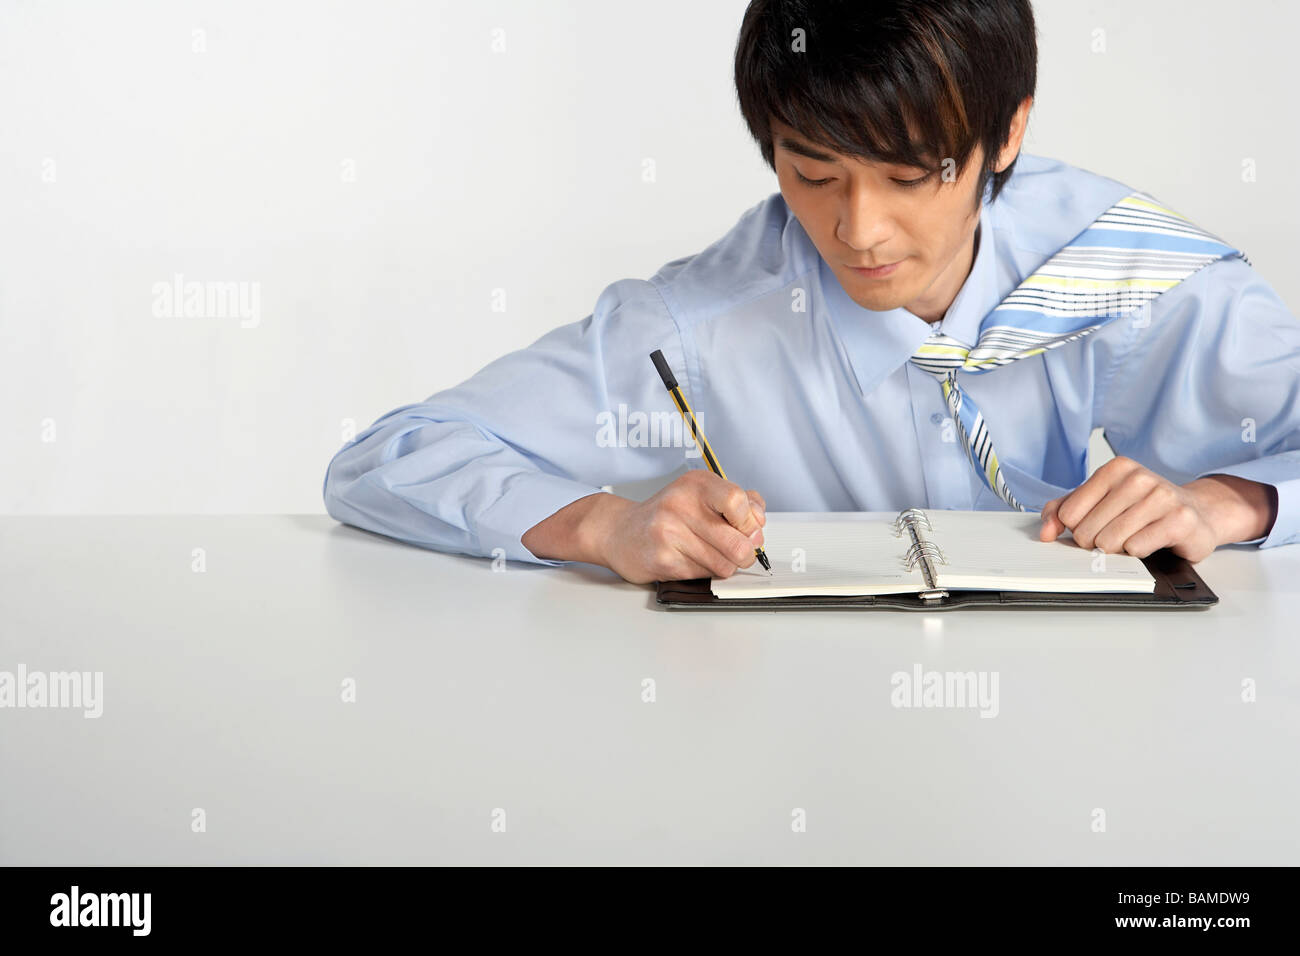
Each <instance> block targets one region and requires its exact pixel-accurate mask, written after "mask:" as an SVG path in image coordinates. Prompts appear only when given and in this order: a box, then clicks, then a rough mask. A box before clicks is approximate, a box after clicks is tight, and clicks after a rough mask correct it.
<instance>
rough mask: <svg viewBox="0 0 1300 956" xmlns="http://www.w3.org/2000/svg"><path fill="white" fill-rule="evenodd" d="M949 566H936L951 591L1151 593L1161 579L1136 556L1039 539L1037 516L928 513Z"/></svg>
mask: <svg viewBox="0 0 1300 956" xmlns="http://www.w3.org/2000/svg"><path fill="white" fill-rule="evenodd" d="M924 511H925V514H926V515H927V516H928V517H929V519H930V525H931V528H932V529H933V530H932V531H927V532H926V537H928V538H930V539H931V540H932V541H935V542H937V543H938V545H939V547H940V548H941V549H942V551H943V555H944V558H945V559H946V563H941V564H938V565H936V567H935V570H936V572H937V577H938V581H939V585H940V586H941V587H944V588H948V589H950V590H965V589H977V590H985V589H990V590H998V591H1064V592H1072V593H1091V592H1097V591H1112V592H1113V591H1122V592H1139V593H1147V594H1150V593H1151V592H1152V591H1154V590H1155V585H1156V582H1155V578H1153V577H1152V576H1151V573H1150V572H1149V571H1147V569H1146V566H1145V565H1144V564H1143V563H1142V561H1141V560H1140V559H1138V558H1135V557H1133V556H1132V555H1131V554H1094V553H1093V552H1092V551H1090V550H1085V549H1083V548H1081V547H1079V546H1078V545H1077V544H1075V542H1074V539H1073V538H1072V537H1071V536H1070V535H1069V533H1066V534H1065V535H1063V536H1062V537H1060V538H1058V539H1057V540H1055V541H1039V540H1038V530H1039V528H1040V527H1041V525H1042V519H1041V518H1040V517H1039V515H1038V513H1037V512H1018V511H944V510H942V509H930V508H926V509H924Z"/></svg>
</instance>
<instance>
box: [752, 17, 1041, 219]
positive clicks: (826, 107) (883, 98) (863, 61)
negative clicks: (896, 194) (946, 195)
mask: <svg viewBox="0 0 1300 956" xmlns="http://www.w3.org/2000/svg"><path fill="white" fill-rule="evenodd" d="M799 31H802V33H800V32H799ZM1037 68H1038V44H1037V40H1036V31H1035V27H1034V13H1033V9H1032V8H1031V7H1030V5H1029V0H752V2H751V3H750V5H749V8H748V9H747V10H746V11H745V18H744V21H743V23H742V24H741V27H740V36H739V39H738V40H737V42H736V64H735V74H736V93H737V95H738V97H739V99H740V112H741V114H742V115H743V116H744V117H745V123H746V125H748V127H749V131H750V133H751V134H752V135H753V136H754V138H755V139H756V140H757V141H758V144H759V148H760V149H761V151H762V154H763V159H764V160H765V161H766V162H767V164H768V166H770V167H772V168H773V169H775V168H776V162H775V159H774V155H773V143H772V132H771V128H770V120H771V119H772V118H776V119H778V120H780V121H781V122H782V123H784V124H786V125H787V126H789V127H791V128H792V129H794V130H796V131H797V132H798V133H799V134H800V135H801V136H802V137H803V138H805V139H807V140H808V141H810V142H812V143H815V144H818V145H821V146H823V147H825V148H827V149H829V150H832V151H834V152H837V153H841V154H843V155H846V156H852V157H854V158H858V159H862V160H866V161H872V162H886V163H897V164H899V165H906V166H917V167H920V168H923V169H929V170H939V169H940V168H941V166H942V161H943V160H944V159H947V158H951V159H953V160H954V161H955V163H956V171H964V170H965V168H966V165H967V163H968V162H969V160H970V159H971V157H972V155H973V153H974V149H975V145H976V144H977V143H978V144H980V145H981V146H982V147H983V151H984V163H983V168H981V170H980V175H979V179H978V182H977V186H976V192H975V196H976V202H977V203H978V202H979V201H980V199H981V198H982V197H983V196H984V195H985V193H986V191H987V189H988V183H989V180H990V177H991V179H992V191H991V195H989V197H988V198H989V201H990V202H991V201H992V200H993V199H996V198H997V196H998V193H1000V192H1001V191H1002V186H1003V184H1004V183H1005V182H1006V181H1007V180H1008V179H1009V178H1010V177H1011V173H1012V171H1013V170H1014V169H1015V165H1016V164H1015V161H1013V162H1012V163H1011V164H1010V165H1009V166H1008V167H1007V168H1006V169H1004V170H1003V171H1002V172H1000V173H992V172H991V169H990V166H991V165H992V164H993V163H994V162H995V161H996V159H997V154H998V153H999V152H1000V151H1001V149H1002V147H1003V145H1005V144H1006V142H1007V139H1008V137H1009V135H1010V130H1011V119H1012V117H1013V116H1014V115H1015V112H1016V110H1017V108H1018V107H1019V106H1020V104H1021V103H1022V102H1023V101H1024V100H1025V98H1026V97H1030V96H1033V94H1034V87H1035V84H1036V81H1037ZM909 127H910V130H909ZM913 136H915V137H916V139H915V140H913Z"/></svg>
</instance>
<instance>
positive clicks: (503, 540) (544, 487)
mask: <svg viewBox="0 0 1300 956" xmlns="http://www.w3.org/2000/svg"><path fill="white" fill-rule="evenodd" d="M603 491H605V489H604V488H597V487H594V486H592V485H586V484H583V483H582V482H580V481H573V480H571V479H569V478H561V477H559V476H558V475H548V474H546V473H545V472H531V473H521V474H519V475H517V476H515V477H514V478H513V479H511V481H510V482H509V488H508V490H507V491H506V492H505V494H503V495H502V496H501V497H500V498H498V499H497V500H496V502H495V503H494V504H493V505H492V506H491V507H489V508H488V509H487V510H486V511H484V512H483V513H482V514H481V515H480V516H479V519H478V525H477V533H478V541H479V546H480V548H481V550H482V552H483V554H484V555H486V556H488V557H492V556H493V551H494V550H495V549H496V548H501V549H502V550H503V551H504V552H505V556H506V558H507V559H509V560H514V561H529V562H532V563H534V564H545V565H550V566H551V567H560V566H561V565H565V564H573V563H574V562H573V561H556V560H552V559H550V558H539V557H537V555H535V554H533V552H531V551H529V550H528V549H527V548H526V547H524V545H523V542H522V540H521V539H522V538H523V536H524V533H525V532H526V531H528V530H529V529H530V528H532V527H533V526H534V525H536V524H538V523H539V522H542V521H545V520H546V519H547V518H549V517H550V516H551V515H553V514H555V512H557V511H559V510H560V509H561V508H564V507H566V506H568V505H571V504H573V502H575V501H577V500H578V499H579V498H585V497H587V496H588V495H594V494H598V493H600V492H603Z"/></svg>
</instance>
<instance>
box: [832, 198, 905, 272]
mask: <svg viewBox="0 0 1300 956" xmlns="http://www.w3.org/2000/svg"><path fill="white" fill-rule="evenodd" d="M893 234H894V224H893V217H892V214H891V213H890V211H889V208H888V205H887V204H886V203H885V202H884V201H883V199H882V197H881V196H880V194H879V193H877V192H875V191H873V190H871V189H868V188H866V187H864V186H862V185H850V186H849V188H848V190H847V194H846V196H845V199H844V205H843V207H841V209H840V221H839V224H838V225H837V226H836V228H835V238H837V239H839V241H840V242H842V243H844V244H845V245H846V246H849V247H850V248H852V249H853V250H854V251H855V252H863V253H869V252H871V250H872V249H875V248H877V247H879V246H881V245H883V244H885V243H886V242H888V241H889V239H890V237H892V236H893ZM881 265H884V263H881Z"/></svg>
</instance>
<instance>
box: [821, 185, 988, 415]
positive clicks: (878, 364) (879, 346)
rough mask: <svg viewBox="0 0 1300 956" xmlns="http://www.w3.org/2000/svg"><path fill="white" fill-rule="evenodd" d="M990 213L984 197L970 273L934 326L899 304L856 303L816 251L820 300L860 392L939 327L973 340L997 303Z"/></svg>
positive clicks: (883, 376)
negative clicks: (878, 309)
mask: <svg viewBox="0 0 1300 956" xmlns="http://www.w3.org/2000/svg"><path fill="white" fill-rule="evenodd" d="M994 219H995V216H994V215H993V213H992V208H991V206H990V205H989V204H988V203H984V204H983V205H982V206H981V207H980V225H979V233H980V243H979V248H978V249H977V250H976V251H975V261H974V263H973V264H972V265H971V271H970V274H969V275H967V276H966V281H965V282H964V283H962V287H961V288H960V289H959V290H958V292H957V297H956V298H955V299H953V302H952V305H951V306H949V307H948V311H947V313H946V314H945V315H944V317H943V320H942V321H941V322H939V323H936V324H935V325H933V326H932V325H930V323H928V322H926V321H925V320H924V319H922V318H920V317H919V316H916V315H913V314H912V313H911V312H908V311H907V310H906V309H903V308H898V309H890V310H889V311H887V312H876V311H873V310H872V309H866V308H863V307H862V306H860V305H858V304H857V303H856V302H854V301H853V300H852V299H851V298H849V294H848V293H847V292H845V291H844V287H843V286H841V285H840V281H839V279H837V278H836V277H835V273H834V272H833V271H831V268H830V266H828V265H827V264H826V262H825V260H823V259H822V258H821V256H820V255H819V256H818V277H819V281H820V283H821V288H822V296H823V300H824V301H825V302H826V304H827V307H828V310H829V312H830V316H831V321H832V322H833V324H834V325H835V331H836V332H837V334H838V335H839V337H840V340H841V341H842V342H843V343H844V346H845V348H846V349H847V351H848V354H849V361H850V362H851V363H852V366H853V372H854V374H855V375H856V376H857V380H858V387H859V388H860V389H861V390H862V394H863V395H866V394H869V393H870V392H872V391H874V390H875V388H876V386H878V385H879V384H880V383H881V382H883V381H884V380H885V379H886V378H888V377H889V376H890V375H891V374H892V373H893V372H894V371H895V370H896V369H897V368H898V367H899V366H900V365H902V364H903V363H904V362H906V361H907V360H908V359H909V358H911V357H912V354H913V353H914V352H915V351H916V349H917V347H918V346H920V345H921V343H923V342H924V341H925V340H926V339H927V338H929V337H930V335H931V334H933V333H934V332H938V331H942V332H944V333H945V334H947V335H951V336H952V337H953V338H955V339H957V340H959V341H961V342H964V343H965V344H967V345H974V344H975V341H976V339H977V338H978V337H979V328H980V323H981V322H982V321H983V319H984V317H985V316H986V315H988V313H989V312H991V311H993V308H994V307H995V306H996V305H997V304H998V301H997V289H996V260H997V250H996V249H995V243H994V234H995V232H996V224H995V222H994Z"/></svg>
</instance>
